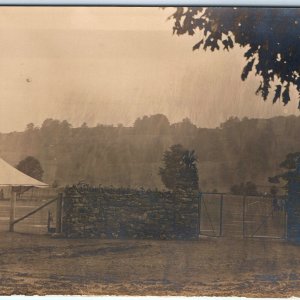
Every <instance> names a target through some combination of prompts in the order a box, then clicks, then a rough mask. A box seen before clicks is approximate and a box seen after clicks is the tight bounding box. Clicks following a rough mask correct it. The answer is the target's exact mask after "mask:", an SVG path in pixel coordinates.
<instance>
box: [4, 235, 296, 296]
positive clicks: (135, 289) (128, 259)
mask: <svg viewBox="0 0 300 300" xmlns="http://www.w3.org/2000/svg"><path fill="white" fill-rule="evenodd" d="M0 240H1V243H0V290H1V294H2V295H10V294H27V295H32V294H39V295H46V294H60V295H62V294H63V295H68V294H80V295H83V294H86V295H216V296H230V295H235V296H261V297H266V296H269V297H271V296H281V297H288V296H300V269H299V266H300V246H295V245H290V244H287V243H284V242H282V241H278V240H254V239H244V240H243V239H235V240H234V239H225V238H223V239H220V238H219V239H205V240H200V241H196V242H188V241H150V240H144V241H138V240H135V241H133V240H130V241H124V240H96V239H94V240H92V239H82V240H75V239H73V240H67V239H53V238H50V237H49V236H41V235H27V234H19V233H4V232H2V233H0Z"/></svg>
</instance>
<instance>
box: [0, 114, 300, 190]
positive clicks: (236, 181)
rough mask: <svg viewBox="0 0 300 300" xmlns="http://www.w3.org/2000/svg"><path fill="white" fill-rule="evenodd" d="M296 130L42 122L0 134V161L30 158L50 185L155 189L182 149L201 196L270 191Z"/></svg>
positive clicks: (145, 120)
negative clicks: (166, 161) (169, 159)
mask: <svg viewBox="0 0 300 300" xmlns="http://www.w3.org/2000/svg"><path fill="white" fill-rule="evenodd" d="M299 130H300V118H299V117H295V116H289V117H276V118H271V119H247V118H244V119H242V120H239V119H237V118H230V119H229V120H227V121H226V122H224V123H222V124H221V125H220V126H219V127H218V128H214V129H209V128H199V127H197V126H196V125H195V124H193V123H192V122H191V121H190V120H189V119H184V120H182V121H181V122H178V123H174V124H170V122H169V120H168V119H167V118H166V117H165V116H164V115H154V116H145V117H142V118H139V119H137V120H136V121H135V122H134V124H133V126H131V127H125V126H122V125H118V126H112V125H98V126H95V127H88V126H87V125H86V124H83V126H81V127H78V128H73V127H72V126H71V124H69V123H68V122H67V121H58V120H52V119H48V120H45V121H44V122H43V124H42V126H40V127H37V126H35V125H33V124H29V125H28V126H27V128H26V129H25V130H24V132H13V133H9V134H0V145H1V146H0V155H1V157H3V158H4V159H6V160H7V161H8V162H10V163H12V164H13V165H17V164H18V162H20V161H21V160H23V159H24V158H26V157H27V156H33V157H35V158H37V159H38V160H39V161H40V163H41V165H42V168H43V171H44V174H43V180H44V181H46V182H48V183H50V184H55V185H65V184H73V183H76V182H79V181H82V180H83V181H85V182H87V183H89V184H92V185H98V184H99V183H101V184H103V185H106V186H109V185H114V186H123V187H127V186H130V187H145V188H159V189H160V188H164V187H165V184H164V182H163V180H162V177H163V171H162V170H161V171H159V170H160V168H163V161H162V158H163V157H164V154H165V155H166V153H167V152H166V151H168V149H170V147H171V146H172V145H181V146H182V147H183V148H184V149H187V150H188V151H192V150H194V152H191V153H189V155H191V157H189V156H188V155H187V156H186V159H187V161H188V159H191V158H192V157H193V156H195V157H197V161H195V162H194V164H195V165H196V166H197V168H198V170H199V174H198V176H199V183H200V186H201V189H203V190H205V191H213V190H215V189H217V190H218V191H224V192H226V191H230V188H231V187H232V186H234V185H240V184H242V183H244V184H246V183H247V182H253V183H255V184H256V185H257V187H258V188H260V187H261V186H270V185H271V184H272V183H270V182H269V181H268V178H269V177H272V176H273V177H274V176H276V175H278V174H280V172H281V168H280V166H279V165H280V162H282V161H283V160H284V159H285V157H286V155H287V154H288V153H293V152H297V151H298V150H299V149H300V141H299V139H298V132H299ZM159 172H160V174H159ZM182 172H183V171H182ZM268 190H269V188H268Z"/></svg>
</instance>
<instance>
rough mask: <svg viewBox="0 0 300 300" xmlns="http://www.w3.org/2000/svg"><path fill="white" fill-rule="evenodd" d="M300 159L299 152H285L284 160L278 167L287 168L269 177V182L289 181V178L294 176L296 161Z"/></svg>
mask: <svg viewBox="0 0 300 300" xmlns="http://www.w3.org/2000/svg"><path fill="white" fill-rule="evenodd" d="M299 159H300V152H293V153H289V154H287V156H286V158H285V160H284V161H282V162H281V163H280V165H279V166H280V168H282V169H285V170H287V171H286V172H284V173H281V174H278V175H276V176H273V177H269V182H271V183H274V184H278V183H280V180H283V181H285V182H287V181H289V179H290V178H292V177H294V176H295V171H296V167H297V161H298V160H299Z"/></svg>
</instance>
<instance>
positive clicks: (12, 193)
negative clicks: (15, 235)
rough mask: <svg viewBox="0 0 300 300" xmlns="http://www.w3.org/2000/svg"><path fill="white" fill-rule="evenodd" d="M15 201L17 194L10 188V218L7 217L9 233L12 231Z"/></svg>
mask: <svg viewBox="0 0 300 300" xmlns="http://www.w3.org/2000/svg"><path fill="white" fill-rule="evenodd" d="M16 200H17V193H16V192H15V191H14V190H13V188H12V189H11V195H10V217H9V231H10V232H13V231H14V220H15V210H16Z"/></svg>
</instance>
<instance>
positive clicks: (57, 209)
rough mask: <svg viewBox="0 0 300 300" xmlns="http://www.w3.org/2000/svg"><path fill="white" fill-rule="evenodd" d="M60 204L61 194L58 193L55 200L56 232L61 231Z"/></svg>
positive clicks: (61, 200) (61, 201)
mask: <svg viewBox="0 0 300 300" xmlns="http://www.w3.org/2000/svg"><path fill="white" fill-rule="evenodd" d="M62 204H63V194H62V193H61V194H59V196H58V199H57V202H56V229H55V232H56V233H61V232H62Z"/></svg>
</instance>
